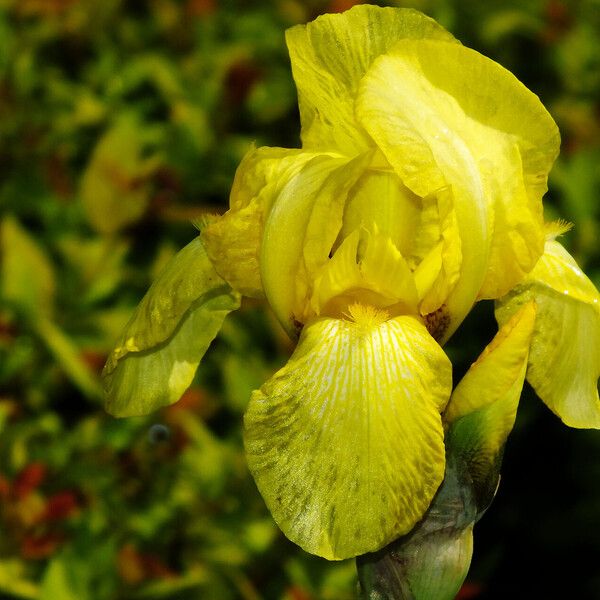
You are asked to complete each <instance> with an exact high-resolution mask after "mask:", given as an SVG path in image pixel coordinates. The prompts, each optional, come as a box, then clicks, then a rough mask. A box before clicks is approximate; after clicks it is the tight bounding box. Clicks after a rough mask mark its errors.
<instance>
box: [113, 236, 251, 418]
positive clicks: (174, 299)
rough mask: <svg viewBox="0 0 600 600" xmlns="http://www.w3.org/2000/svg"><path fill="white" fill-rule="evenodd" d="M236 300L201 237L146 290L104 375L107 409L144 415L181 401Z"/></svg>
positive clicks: (114, 413)
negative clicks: (207, 252)
mask: <svg viewBox="0 0 600 600" xmlns="http://www.w3.org/2000/svg"><path fill="white" fill-rule="evenodd" d="M238 306H239V296H238V294H237V293H236V292H233V291H232V290H231V288H230V287H229V285H228V284H227V283H226V282H225V281H223V279H221V277H220V276H219V275H218V274H217V272H216V271H215V270H214V267H213V265H212V263H211V262H210V259H209V258H208V256H207V255H206V251H205V249H204V246H203V245H202V242H201V240H200V238H196V239H195V240H194V241H192V242H190V243H189V244H188V245H187V246H186V247H185V248H183V250H181V251H180V252H179V253H178V254H177V255H176V256H175V257H173V259H172V260H171V262H170V263H169V264H168V265H167V266H166V267H165V269H164V271H163V272H162V273H161V275H159V277H158V279H157V280H156V281H155V282H154V284H153V285H152V286H151V287H150V289H149V290H148V292H147V293H146V295H145V296H144V298H143V299H142V301H141V302H140V304H139V306H138V307H137V309H136V311H135V313H134V314H133V316H132V317H131V320H130V321H129V323H128V324H127V326H126V327H125V331H124V332H123V334H122V336H121V338H120V339H119V341H118V342H117V344H116V346H115V348H114V349H113V351H112V353H111V354H110V356H109V357H108V360H107V362H106V366H105V367H104V372H103V374H102V377H103V382H104V390H105V394H106V409H107V410H108V412H110V413H111V414H113V415H115V416H119V417H125V416H132V415H142V414H147V413H149V412H151V411H153V410H156V409H157V408H160V407H161V406H165V405H168V404H172V403H173V402H176V401H177V400H179V398H180V397H181V395H182V394H183V392H184V391H185V390H186V388H187V387H188V386H189V385H190V383H191V382H192V379H193V377H194V373H195V372H196V368H197V367H198V364H199V362H200V359H201V358H202V356H203V355H204V353H205V352H206V350H207V349H208V346H209V345H210V343H211V342H212V340H213V339H214V338H215V336H216V335H217V333H218V332H219V329H220V328H221V325H222V323H223V320H224V319H225V317H226V316H227V315H228V314H229V313H230V312H231V311H232V310H235V309H236V308H238Z"/></svg>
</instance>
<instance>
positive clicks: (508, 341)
mask: <svg viewBox="0 0 600 600" xmlns="http://www.w3.org/2000/svg"><path fill="white" fill-rule="evenodd" d="M535 315H536V305H535V303H534V302H528V303H527V304H525V306H523V307H522V308H521V309H520V310H519V311H518V312H517V313H516V314H514V315H513V316H512V318H511V319H510V320H509V321H507V323H506V324H505V325H504V326H503V327H502V328H501V329H500V331H499V332H498V333H497V334H496V336H495V337H494V339H493V340H492V342H491V344H489V345H488V346H487V347H486V349H485V350H484V351H483V352H482V354H481V356H480V357H479V358H478V359H477V360H476V361H475V362H474V363H473V364H472V365H471V368H470V369H469V370H468V371H467V374H466V375H465V376H464V377H463V378H462V379H461V381H460V383H459V384H458V385H457V386H456V389H455V390H454V392H453V393H452V397H451V398H450V402H449V403H448V406H447V408H446V410H445V412H444V415H443V418H444V422H445V424H446V428H447V432H446V449H447V452H448V453H449V455H451V456H452V457H453V458H456V459H457V460H459V461H460V462H461V463H462V464H463V465H464V466H466V468H467V470H468V472H469V475H470V477H471V480H472V482H473V487H474V493H475V498H476V502H477V506H478V510H479V512H482V511H483V510H485V509H486V508H487V507H488V505H489V503H490V502H491V501H492V499H493V496H494V493H495V491H496V487H497V485H498V478H499V470H500V462H501V460H502V453H503V449H504V444H505V442H506V438H507V437H508V434H509V433H510V432H511V430H512V428H513V425H514V423H515V417H516V414H517V407H518V405H519V398H520V397H521V390H522V388H523V382H524V380H525V371H526V369H527V357H528V355H529V345H530V342H531V336H532V332H533V327H534V323H535Z"/></svg>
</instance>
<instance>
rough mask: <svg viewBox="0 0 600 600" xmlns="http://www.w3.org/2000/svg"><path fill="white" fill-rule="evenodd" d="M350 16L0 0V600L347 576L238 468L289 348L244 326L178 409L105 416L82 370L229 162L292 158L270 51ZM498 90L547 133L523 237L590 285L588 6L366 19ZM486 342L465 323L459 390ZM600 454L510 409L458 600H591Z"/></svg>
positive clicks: (295, 137) (110, 339)
mask: <svg viewBox="0 0 600 600" xmlns="http://www.w3.org/2000/svg"><path fill="white" fill-rule="evenodd" d="M353 4H355V2H352V1H350V0H331V1H329V0H327V1H325V0H309V1H306V2H300V1H297V0H272V1H270V2H268V1H263V2H253V1H250V0H247V1H243V0H181V1H177V0H130V1H125V0H85V1H83V0H0V211H1V215H0V251H1V260H2V268H1V271H0V289H1V304H0V598H3V599H17V598H23V599H40V600H113V599H121V600H123V599H135V598H148V599H153V598H156V599H197V598H206V599H216V600H229V599H237V598H240V599H243V600H258V599H261V598H265V599H285V600H320V599H323V600H327V599H331V600H343V599H350V598H353V597H354V592H355V585H356V583H355V568H354V564H353V562H352V561H347V562H341V563H328V562H327V561H325V560H321V559H318V558H315V557H311V556H309V555H307V554H305V553H304V552H302V551H301V550H299V549H298V548H296V547H295V546H294V545H293V544H291V543H289V542H288V541H287V540H286V539H285V538H284V537H283V536H282V535H281V533H279V531H278V530H277V528H276V527H275V525H274V524H273V522H272V520H271V518H270V516H269V514H268V513H267V511H266V508H265V506H264V505H263V502H262V500H261V498H260V496H259V495H258V492H257V490H256V488H255V486H254V483H253V482H252V480H251V478H250V476H249V474H248V471H247V468H246V465H245V461H244V456H243V450H242V441H241V418H242V414H243V412H244V408H245V403H246V402H247V399H248V398H249V395H250V392H251V390H252V389H254V388H256V387H258V386H260V385H261V383H262V382H263V381H264V380H265V379H266V378H267V377H268V376H269V375H270V374H271V373H273V372H274V371H275V370H276V369H277V368H279V367H280V366H281V365H282V364H283V363H284V361H285V359H286V356H287V355H288V354H289V353H290V351H291V347H290V344H289V342H287V341H286V338H285V336H284V334H283V333H282V332H281V330H280V329H279V327H278V326H277V325H276V323H275V321H274V319H273V317H272V316H271V315H270V314H269V313H267V312H265V310H264V308H263V307H262V306H261V305H260V304H258V303H251V302H248V303H246V304H244V306H243V308H242V310H241V311H239V312H238V313H235V314H234V315H232V316H231V317H230V318H229V319H228V320H227V321H226V324H225V327H224V329H223V331H222V334H221V335H220V337H219V338H218V340H217V341H216V342H215V343H214V344H213V346H212V348H211V350H210V351H209V353H208V354H207V356H206V358H205V360H204V361H203V363H202V365H201V367H200V369H199V371H198V374H197V376H196V379H195V381H194V384H193V385H192V387H191V388H190V389H189V390H188V391H187V392H186V394H185V395H184V397H183V399H182V400H181V401H180V402H179V403H178V404H175V405H174V406H172V407H169V408H167V409H165V410H163V411H161V412H159V413H156V414H153V415H151V416H149V417H147V418H134V419H125V420H116V419H114V418H112V417H110V416H108V415H107V414H105V413H104V411H103V409H102V404H101V399H100V388H99V373H100V371H101V369H102V365H103V363H104V361H105V359H106V355H107V353H108V351H109V350H110V348H111V346H112V344H113V343H114V341H115V339H116V338H117V336H118V334H119V332H120V330H121V328H122V327H123V326H124V324H125V322H126V321H127V319H128V318H129V316H130V314H131V312H132V310H133V307H134V306H135V305H136V304H137V302H138V301H139V300H140V298H141V297H142V295H143V294H144V292H145V290H146V289H147V288H148V286H149V284H150V283H151V281H152V280H153V278H154V277H155V276H156V274H157V273H158V272H159V271H160V269H161V267H162V266H163V265H164V264H165V262H166V261H167V260H168V259H169V258H170V257H171V256H172V255H173V254H174V253H175V252H176V251H177V250H178V249H179V248H181V247H183V246H184V245H185V244H186V243H187V242H188V241H190V240H191V239H192V238H193V236H194V235H195V234H196V231H195V229H194V227H193V225H191V221H192V220H194V219H198V218H199V217H201V216H202V215H203V214H204V213H206V212H213V213H214V212H220V211H223V210H225V208H226V204H227V198H228V192H229V187H230V184H231V181H232V178H233V174H234V171H235V168H236V165H237V164H238V162H239V161H240V159H241V157H242V156H243V154H244V153H245V151H246V150H247V149H248V147H249V145H250V144H251V143H252V142H255V143H256V144H257V145H259V146H261V145H271V146H274V145H278V146H288V147H293V146H298V145H299V121H298V112H297V106H296V96H295V88H294V85H293V81H292V78H291V73H290V67H289V62H288V58H287V52H286V48H285V45H284V30H285V29H286V28H287V27H289V26H291V25H293V24H295V23H301V22H306V21H307V20H310V19H312V18H314V17H316V16H317V15H318V14H321V13H324V12H336V11H342V10H345V9H347V8H349V7H351V6H352V5H353ZM387 4H391V5H395V6H411V7H415V8H418V9H420V10H422V11H424V12H425V13H427V14H428V15H430V16H432V17H434V18H435V19H437V20H438V21H440V22H441V23H442V24H443V25H444V26H446V27H447V28H448V29H449V30H450V31H452V32H453V33H454V34H455V35H456V36H457V37H458V38H459V39H460V40H461V41H462V42H463V43H464V44H466V45H468V46H470V47H473V48H475V49H477V50H479V51H481V52H483V53H484V54H486V55H487V56H490V57H492V58H493V59H495V60H497V61H499V62H500V63H501V64H503V65H504V66H505V67H507V68H508V69H510V70H511V71H513V72H514V73H515V74H516V75H517V76H518V77H519V78H520V79H521V80H522V81H523V82H524V83H525V84H526V85H527V86H528V87H529V88H530V89H532V90H533V91H535V92H536V93H537V94H538V95H539V96H540V97H541V99H542V101H543V102H544V104H545V105H546V106H547V107H548V109H549V110H550V112H551V113H552V115H553V116H554V118H555V119H556V121H557V122H558V124H559V127H560V129H561V132H562V137H563V143H562V152H561V156H560V158H559V160H558V163H557V165H556V167H555V169H554V171H553V173H552V177H551V181H550V192H549V194H548V196H547V202H546V212H547V215H546V216H547V218H548V219H553V218H557V217H558V216H560V217H562V218H564V219H567V220H569V221H572V222H573V223H575V228H574V229H573V230H572V231H571V232H570V233H569V234H567V235H566V236H565V237H564V238H563V242H564V243H565V244H566V245H567V247H569V248H570V249H571V251H572V252H573V253H574V255H575V256H576V258H577V260H578V261H579V263H580V264H581V265H582V266H583V267H584V268H585V269H586V271H587V273H588V274H590V276H591V278H592V279H593V280H594V281H595V282H596V283H597V284H598V283H600V243H599V234H600V221H599V219H600V202H599V200H600V0H580V1H575V0H574V1H567V0H513V1H502V2H500V1H494V0H487V1H486V2H481V1H479V0H421V1H416V0H415V1H413V2H390V3H387ZM494 332H495V323H494V321H493V307H492V306H491V304H490V303H482V304H480V305H478V306H477V307H476V310H475V311H474V312H473V313H472V315H471V316H470V317H469V318H468V320H467V321H466V322H465V324H464V326H463V327H462V328H461V330H460V331H459V333H458V334H457V335H456V336H455V337H454V338H453V340H452V341H451V343H450V345H449V346H448V352H449V353H450V355H451V356H452V358H453V360H454V361H455V362H456V377H457V378H458V377H459V376H460V375H461V374H462V373H463V372H464V371H465V370H466V368H467V367H468V365H469V364H470V362H471V361H472V360H474V359H475V358H476V356H477V355H478V354H479V352H480V351H481V349H482V348H483V346H484V345H485V344H486V343H487V342H488V341H489V340H490V339H491V337H492V336H493V334H494ZM599 556H600V432H599V433H597V432H587V431H576V430H569V429H567V428H566V427H564V426H562V425H561V423H560V422H559V420H558V419H557V418H556V417H554V416H553V415H552V414H551V413H550V411H549V410H547V409H546V408H545V407H544V406H543V405H542V404H541V402H539V400H537V399H536V398H535V395H534V394H533V393H532V392H531V390H529V389H527V390H526V391H525V393H524V396H523V400H522V403H521V407H520V409H519V416H518V421H517V424H516V427H515V430H514V432H513V433H512V435H511V437H510V438H509V441H508V445H507V449H506V454H505V462H504V467H503V478H502V482H501V486H500V490H499V492H498V496H497V498H496V500H495V502H494V504H493V505H492V507H491V509H490V510H489V512H488V513H487V514H486V515H485V517H484V518H483V520H482V521H481V522H480V523H479V524H478V526H477V527H476V529H475V556H474V560H473V565H472V569H471V572H470V575H469V577H468V580H467V583H466V584H465V586H464V588H463V590H462V591H461V594H460V598H462V599H463V600H466V599H471V598H473V599H487V598H550V599H552V598H583V599H594V598H600V568H599V566H598V557H599Z"/></svg>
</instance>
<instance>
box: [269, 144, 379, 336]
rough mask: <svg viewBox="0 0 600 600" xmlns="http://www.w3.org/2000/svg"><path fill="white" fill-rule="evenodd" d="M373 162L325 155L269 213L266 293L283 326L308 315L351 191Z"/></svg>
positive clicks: (366, 157)
mask: <svg viewBox="0 0 600 600" xmlns="http://www.w3.org/2000/svg"><path fill="white" fill-rule="evenodd" d="M369 160H370V155H369V154H365V155H362V156H358V157H357V158H355V159H352V160H350V159H348V158H344V157H341V156H332V155H321V156H317V157H315V158H312V159H311V160H310V161H309V162H307V163H306V164H305V165H304V167H303V168H302V170H301V171H299V172H298V173H297V174H295V175H294V176H293V177H291V178H289V179H288V180H287V182H286V183H285V185H284V186H283V188H282V189H281V192H280V193H279V194H278V196H277V198H276V201H275V202H274V204H273V207H272V209H271V211H270V213H269V216H268V218H267V221H266V223H265V230H264V237H263V241H262V247H261V256H260V268H261V277H262V282H263V286H264V290H265V294H266V296H267V299H268V300H269V303H270V305H271V307H272V308H273V310H274V312H275V314H276V315H277V318H278V319H279V320H280V322H281V324H282V325H283V327H284V329H285V330H286V331H287V332H288V333H289V334H290V335H292V336H294V335H295V322H296V321H300V322H302V321H303V320H304V319H305V314H304V313H305V309H306V306H307V304H308V299H309V297H310V294H311V291H312V282H313V280H314V275H315V273H316V272H317V271H318V270H319V269H320V268H321V267H322V266H323V265H324V264H325V263H326V262H327V261H328V260H329V254H330V252H331V250H332V247H333V244H334V242H335V240H336V238H337V236H338V233H339V231H340V229H341V226H342V214H343V211H344V204H345V202H346V198H347V195H348V191H349V190H350V189H351V187H352V186H353V185H354V183H355V182H356V180H357V179H358V178H359V177H360V175H361V174H362V173H363V172H364V169H365V167H366V165H367V164H368V162H369Z"/></svg>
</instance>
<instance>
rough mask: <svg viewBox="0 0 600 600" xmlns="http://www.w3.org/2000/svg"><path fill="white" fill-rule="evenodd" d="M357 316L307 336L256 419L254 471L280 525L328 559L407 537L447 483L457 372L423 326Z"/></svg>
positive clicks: (358, 309) (265, 394) (359, 309)
mask: <svg viewBox="0 0 600 600" xmlns="http://www.w3.org/2000/svg"><path fill="white" fill-rule="evenodd" d="M386 317H387V315H386V313H385V312H383V311H377V310H376V309H374V308H372V307H365V306H362V305H354V306H352V307H350V310H349V320H342V319H330V318H319V319H317V320H315V321H313V322H311V323H309V324H308V325H306V326H305V328H304V330H303V332H302V336H301V338H300V342H299V344H298V347H297V348H296V351H295V352H294V354H293V356H292V357H291V359H290V361H289V362H288V364H287V365H286V366H285V367H284V368H283V369H281V370H280V371H279V372H278V373H276V374H275V375H274V376H273V378H271V379H270V380H269V381H268V382H267V383H266V384H265V385H264V386H263V387H262V388H261V390H260V391H257V392H254V394H253V395H252V398H251V400H250V404H249V407H248V411H247V413H246V416H245V444H246V453H247V457H248V464H249V466H250V470H251V471H252V474H253V475H254V478H255V480H256V483H257V485H258V488H259V490H260V491H261V493H262V495H263V498H264V499H265V502H266V503H267V506H268V507H269V509H270V511H271V513H272V514H273V517H274V519H275V521H277V523H278V524H279V526H280V527H281V529H282V530H283V532H284V533H285V534H286V535H287V536H288V537H289V538H290V539H291V540H292V541H294V542H295V543H297V544H298V545H300V546H301V547H302V548H304V549H305V550H307V551H308V552H311V553H313V554H318V555H319V556H323V557H325V558H328V559H343V558H349V557H352V556H356V555H359V554H364V553H366V552H372V551H374V550H377V549H379V548H381V547H382V546H384V545H385V544H387V543H389V542H390V541H392V540H393V539H395V538H397V537H399V536H400V535H402V534H404V533H407V532H408V531H409V530H410V529H412V527H413V526H414V525H415V523H416V522H417V521H418V520H419V519H420V518H421V517H422V515H423V513H424V512H425V510H426V509H427V507H428V506H429V503H430V501H431V499H432V497H433V495H434V494H435V491H436V490H437V488H438V486H439V484H440V482H441V481H442V478H443V474H444V445H443V431H442V425H441V418H440V411H441V410H443V409H444V406H445V405H446V402H447V400H448V397H449V395H450V390H451V386H452V383H451V365H450V361H449V360H448V358H447V357H446V355H445V354H444V352H443V351H442V349H441V348H440V346H439V345H438V344H437V343H436V342H435V341H434V340H433V339H432V338H431V336H430V335H429V334H428V333H427V330H426V329H425V327H424V326H423V325H422V324H421V323H420V322H419V321H418V320H417V319H415V318H413V317H406V316H403V317H397V318H394V319H391V320H385V319H386Z"/></svg>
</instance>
